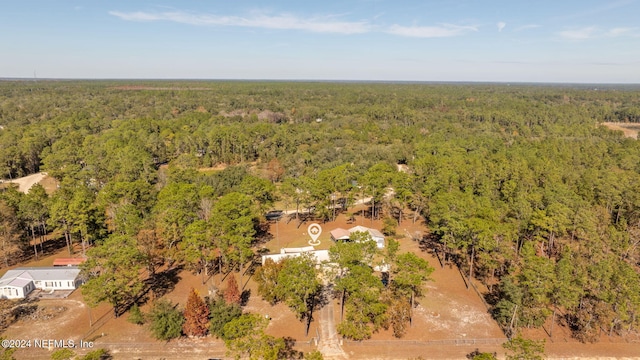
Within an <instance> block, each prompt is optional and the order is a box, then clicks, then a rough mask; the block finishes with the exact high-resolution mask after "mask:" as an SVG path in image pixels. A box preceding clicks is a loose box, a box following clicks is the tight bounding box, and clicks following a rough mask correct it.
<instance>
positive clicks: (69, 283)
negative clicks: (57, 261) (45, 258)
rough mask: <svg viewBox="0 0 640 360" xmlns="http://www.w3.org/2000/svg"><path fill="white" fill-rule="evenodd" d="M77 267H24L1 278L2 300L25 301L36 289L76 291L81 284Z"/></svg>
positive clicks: (0, 297) (0, 293)
mask: <svg viewBox="0 0 640 360" xmlns="http://www.w3.org/2000/svg"><path fill="white" fill-rule="evenodd" d="M79 275H80V269H79V268H77V267H71V266H69V267H24V268H16V269H12V270H9V271H7V273H6V274H4V276H2V278H0V299H24V298H25V297H27V295H29V293H31V292H32V291H33V290H35V289H41V290H43V291H55V290H74V289H76V288H77V287H78V286H80V284H81V280H80V279H79Z"/></svg>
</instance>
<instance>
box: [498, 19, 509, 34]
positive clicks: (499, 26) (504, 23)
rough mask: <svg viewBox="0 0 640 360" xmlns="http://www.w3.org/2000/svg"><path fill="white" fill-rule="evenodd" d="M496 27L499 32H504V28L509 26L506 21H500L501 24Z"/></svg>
mask: <svg viewBox="0 0 640 360" xmlns="http://www.w3.org/2000/svg"><path fill="white" fill-rule="evenodd" d="M496 26H497V27H498V32H502V29H504V27H505V26H507V23H506V22H504V21H500V22H499V23H497V24H496Z"/></svg>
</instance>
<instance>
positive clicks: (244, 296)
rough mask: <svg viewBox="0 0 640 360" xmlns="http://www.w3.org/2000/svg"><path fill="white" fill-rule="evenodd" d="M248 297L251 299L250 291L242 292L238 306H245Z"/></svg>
mask: <svg viewBox="0 0 640 360" xmlns="http://www.w3.org/2000/svg"><path fill="white" fill-rule="evenodd" d="M250 297H251V289H246V290H243V291H242V294H240V306H242V307H244V306H247V303H249V298H250Z"/></svg>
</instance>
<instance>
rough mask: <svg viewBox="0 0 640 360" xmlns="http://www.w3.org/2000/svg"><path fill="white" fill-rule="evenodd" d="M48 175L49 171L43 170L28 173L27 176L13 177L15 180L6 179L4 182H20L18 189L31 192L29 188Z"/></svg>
mask: <svg viewBox="0 0 640 360" xmlns="http://www.w3.org/2000/svg"><path fill="white" fill-rule="evenodd" d="M45 176H47V173H44V172H41V173H37V174H31V175H27V176H25V177H21V178H17V179H13V180H4V182H7V183H12V184H18V191H20V192H22V193H25V194H26V193H27V192H29V189H31V187H32V186H33V185H35V184H37V183H39V182H40V181H42V179H44V178H45Z"/></svg>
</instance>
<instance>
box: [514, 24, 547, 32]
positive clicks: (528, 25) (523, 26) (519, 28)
mask: <svg viewBox="0 0 640 360" xmlns="http://www.w3.org/2000/svg"><path fill="white" fill-rule="evenodd" d="M540 27H542V26H541V25H538V24H527V25H522V26H518V27H517V28H516V29H515V31H524V30H531V29H537V28H540Z"/></svg>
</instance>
